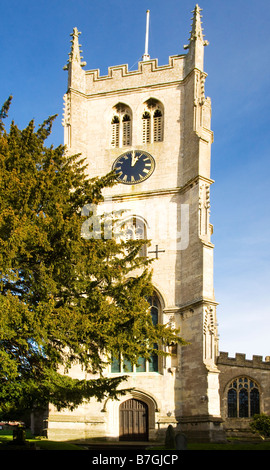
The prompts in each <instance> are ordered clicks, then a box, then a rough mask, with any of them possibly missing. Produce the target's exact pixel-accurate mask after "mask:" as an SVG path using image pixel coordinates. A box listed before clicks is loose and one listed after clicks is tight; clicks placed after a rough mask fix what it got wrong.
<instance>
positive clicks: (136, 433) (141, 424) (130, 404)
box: [119, 398, 148, 441]
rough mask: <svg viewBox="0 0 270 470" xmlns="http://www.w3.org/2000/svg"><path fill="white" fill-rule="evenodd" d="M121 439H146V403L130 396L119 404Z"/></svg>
mask: <svg viewBox="0 0 270 470" xmlns="http://www.w3.org/2000/svg"><path fill="white" fill-rule="evenodd" d="M119 438H120V440H121V441H147V440H148V406H147V405H146V403H144V402H142V401H140V400H136V399H135V398H132V399H130V400H126V401H124V402H123V403H122V404H121V405H120V433H119Z"/></svg>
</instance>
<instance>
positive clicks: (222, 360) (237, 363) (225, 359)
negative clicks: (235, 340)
mask: <svg viewBox="0 0 270 470" xmlns="http://www.w3.org/2000/svg"><path fill="white" fill-rule="evenodd" d="M217 364H220V365H221V364H222V365H228V366H231V367H251V368H260V369H268V370H270V356H266V357H265V361H263V357H262V356H256V355H253V356H252V359H246V355H245V354H242V353H236V354H235V357H229V353H227V352H220V353H219V356H218V358H217Z"/></svg>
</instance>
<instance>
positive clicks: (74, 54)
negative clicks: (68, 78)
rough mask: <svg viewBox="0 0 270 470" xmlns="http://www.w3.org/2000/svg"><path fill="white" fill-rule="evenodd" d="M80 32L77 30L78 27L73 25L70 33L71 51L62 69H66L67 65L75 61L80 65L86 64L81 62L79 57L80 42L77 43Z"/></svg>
mask: <svg viewBox="0 0 270 470" xmlns="http://www.w3.org/2000/svg"><path fill="white" fill-rule="evenodd" d="M80 34H81V32H80V31H78V28H77V27H75V28H73V32H72V33H71V34H70V36H72V39H71V41H70V42H71V52H70V53H69V59H68V63H67V65H65V67H64V70H66V69H68V66H69V64H70V63H72V62H77V63H78V64H79V65H80V66H81V67H84V66H85V65H86V62H82V60H81V59H83V57H82V56H81V52H82V51H81V49H80V48H81V44H79V35H80Z"/></svg>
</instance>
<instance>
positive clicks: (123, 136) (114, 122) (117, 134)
mask: <svg viewBox="0 0 270 470" xmlns="http://www.w3.org/2000/svg"><path fill="white" fill-rule="evenodd" d="M131 142H132V111H131V108H130V107H129V106H128V105H127V104H125V103H117V104H116V105H115V106H114V107H113V109H112V117H111V146H112V147H114V148H121V147H126V146H129V145H131Z"/></svg>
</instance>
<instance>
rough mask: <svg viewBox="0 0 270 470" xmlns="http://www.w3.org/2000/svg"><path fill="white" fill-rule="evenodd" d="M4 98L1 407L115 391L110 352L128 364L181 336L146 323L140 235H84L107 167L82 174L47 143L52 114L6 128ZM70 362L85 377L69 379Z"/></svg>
mask: <svg viewBox="0 0 270 470" xmlns="http://www.w3.org/2000/svg"><path fill="white" fill-rule="evenodd" d="M10 102H11V98H9V99H8V100H7V102H6V103H5V104H4V106H3V108H2V110H1V112H0V272H1V276H0V282H1V284H0V413H1V414H2V416H4V415H8V414H10V413H11V412H12V411H13V410H15V409H32V408H33V407H44V406H45V405H46V403H48V402H51V403H53V404H55V406H57V408H58V409H61V408H63V407H69V408H71V409H72V408H74V407H76V406H77V405H78V404H80V403H81V401H82V400H83V399H85V398H86V399H88V398H90V397H92V396H95V397H96V398H97V399H99V400H102V399H103V398H104V397H106V396H110V397H116V395H117V393H119V390H118V386H119V384H120V382H121V381H122V380H123V377H117V378H110V377H109V378H108V377H106V376H104V374H103V372H104V368H105V367H106V366H107V364H108V363H109V362H110V360H111V357H112V356H116V355H119V353H121V354H122V355H123V356H124V357H125V358H126V359H127V360H129V361H131V362H132V363H136V361H137V360H138V358H139V357H141V356H143V357H146V358H150V357H151V355H152V354H153V353H155V352H157V353H158V354H163V352H162V351H163V350H164V348H163V349H162V347H160V348H159V350H158V351H157V350H156V348H155V345H156V344H157V343H158V344H159V345H166V344H170V343H172V342H176V343H181V344H183V343H184V342H183V340H182V339H181V338H180V337H179V332H178V331H176V330H174V329H171V328H170V327H168V326H166V325H156V326H155V325H153V323H152V319H151V314H150V311H149V304H148V302H147V300H146V298H147V296H150V295H151V293H152V284H151V272H150V269H149V260H147V259H145V258H142V257H140V256H138V254H139V251H140V249H141V247H142V244H143V243H145V241H132V240H130V241H128V242H123V241H120V240H117V239H114V238H109V237H108V238H107V237H104V231H103V228H104V227H103V226H102V233H101V236H100V238H90V239H86V238H84V237H83V236H82V233H81V229H82V224H83V222H84V221H85V220H87V216H84V217H83V216H82V213H81V210H82V208H83V207H85V206H86V205H87V204H98V203H100V202H101V201H102V200H103V198H102V189H103V188H105V187H108V186H112V185H113V184H115V177H114V175H113V174H108V175H106V176H104V177H101V178H96V179H89V178H87V176H86V171H85V169H86V166H85V161H84V160H83V159H82V158H81V157H80V156H79V155H75V156H68V155H67V153H66V151H65V148H64V147H63V146H59V147H57V148H54V147H53V146H51V147H46V146H45V140H46V138H47V137H48V136H49V134H50V132H51V128H52V124H53V120H54V117H50V118H49V119H48V120H46V121H45V122H44V123H43V124H42V125H41V126H40V127H39V128H38V130H35V126H34V122H33V121H31V122H30V123H29V125H28V126H27V127H26V128H25V129H24V130H22V131H21V130H19V129H18V127H17V126H16V125H15V123H14V122H12V123H11V125H10V129H9V132H7V131H6V130H5V126H4V123H3V119H4V118H5V117H6V116H7V113H8V109H9V105H10ZM134 272H136V273H137V274H136V275H135V274H134ZM138 273H139V274H138ZM74 363H79V364H81V366H82V368H83V369H84V370H85V371H86V372H87V373H89V374H91V379H89V380H77V379H72V378H71V377H70V376H69V375H68V371H69V369H70V367H71V366H72V365H73V364H74ZM122 393H124V392H122Z"/></svg>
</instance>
